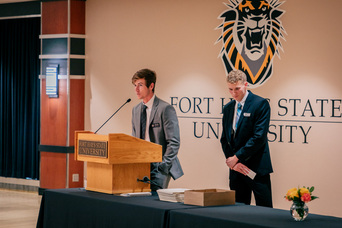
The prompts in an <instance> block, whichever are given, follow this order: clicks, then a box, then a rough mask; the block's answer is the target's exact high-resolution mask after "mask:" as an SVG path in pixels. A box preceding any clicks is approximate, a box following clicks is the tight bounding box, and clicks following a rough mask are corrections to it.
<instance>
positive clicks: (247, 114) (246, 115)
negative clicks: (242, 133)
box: [243, 112, 251, 117]
mask: <svg viewBox="0 0 342 228" xmlns="http://www.w3.org/2000/svg"><path fill="white" fill-rule="evenodd" d="M243 116H244V117H251V114H250V113H247V112H245V113H244V114H243Z"/></svg>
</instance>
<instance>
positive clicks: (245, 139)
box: [221, 91, 273, 178]
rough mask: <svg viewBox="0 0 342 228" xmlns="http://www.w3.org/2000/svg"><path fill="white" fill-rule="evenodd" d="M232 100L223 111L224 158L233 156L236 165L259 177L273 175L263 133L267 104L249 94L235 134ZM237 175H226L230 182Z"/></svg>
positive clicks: (265, 123) (265, 136) (264, 131)
mask: <svg viewBox="0 0 342 228" xmlns="http://www.w3.org/2000/svg"><path fill="white" fill-rule="evenodd" d="M235 103H236V101H235V100H232V101H231V102H229V103H228V104H226V105H225V106H224V108H223V118H222V123H223V132H222V137H221V145H222V149H223V152H224V154H225V156H226V158H228V157H231V156H234V155H236V156H237V157H238V159H239V162H241V163H242V164H244V165H246V166H247V167H248V168H250V169H251V170H253V171H254V172H256V173H257V174H259V175H266V174H269V173H272V172H273V169H272V163H271V158H270V152H269V147H268V140H267V133H268V128H269V123H270V115H271V114H270V113H271V109H270V105H269V103H268V101H267V100H266V99H264V98H262V97H259V96H257V95H255V94H253V93H251V92H250V91H249V94H248V96H247V99H246V101H245V104H244V107H243V109H242V112H241V116H240V119H239V122H238V126H237V129H236V132H235V133H234V132H233V126H232V125H233V118H234V110H235ZM236 173H237V172H236V171H234V170H231V171H230V178H232V177H233V176H234V175H235V174H236Z"/></svg>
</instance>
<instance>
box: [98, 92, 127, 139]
mask: <svg viewBox="0 0 342 228" xmlns="http://www.w3.org/2000/svg"><path fill="white" fill-rule="evenodd" d="M129 102H131V98H128V99H127V101H126V102H125V103H124V104H123V105H121V107H120V108H118V110H116V111H115V112H114V113H113V115H111V117H109V118H108V120H107V121H106V122H104V123H103V124H102V126H101V127H99V129H97V130H96V131H95V134H96V133H97V132H98V131H99V130H100V129H101V128H102V127H103V126H104V125H105V124H106V123H107V122H108V121H109V120H110V119H111V118H112V117H113V116H114V115H115V114H116V113H117V112H118V111H119V110H120V109H121V108H122V107H123V106H124V105H125V104H127V103H129Z"/></svg>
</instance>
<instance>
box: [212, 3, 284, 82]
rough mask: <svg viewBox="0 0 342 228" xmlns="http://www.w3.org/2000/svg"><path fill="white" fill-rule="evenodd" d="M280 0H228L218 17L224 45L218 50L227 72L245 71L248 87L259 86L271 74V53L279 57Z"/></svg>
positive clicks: (282, 29) (282, 31)
mask: <svg viewBox="0 0 342 228" xmlns="http://www.w3.org/2000/svg"><path fill="white" fill-rule="evenodd" d="M283 3H284V2H279V0H269V1H266V0H263V1H262V0H250V1H248V0H242V1H241V0H240V1H239V0H230V4H226V6H227V7H228V8H229V9H228V10H226V11H225V12H224V13H223V14H222V15H221V16H220V17H219V19H223V23H222V24H221V25H220V26H219V27H218V29H221V30H222V35H221V36H220V38H219V39H218V40H217V42H220V41H221V40H222V43H223V48H222V51H221V53H220V56H221V58H222V61H223V63H224V65H225V68H226V73H229V72H230V71H231V70H233V69H239V70H242V71H243V72H245V74H246V75H247V81H248V83H249V85H250V87H251V88H255V87H258V86H260V85H262V84H263V83H264V82H266V81H267V80H268V79H269V78H270V76H271V75H272V65H273V56H274V55H275V54H277V55H278V57H279V49H281V50H283V48H282V45H281V42H280V39H284V40H285V38H284V36H283V34H284V33H285V34H286V32H285V29H284V28H283V26H282V24H281V21H280V20H279V18H280V17H281V15H282V14H283V13H284V12H285V11H283V10H280V9H279V8H278V7H279V6H280V5H282V4H283Z"/></svg>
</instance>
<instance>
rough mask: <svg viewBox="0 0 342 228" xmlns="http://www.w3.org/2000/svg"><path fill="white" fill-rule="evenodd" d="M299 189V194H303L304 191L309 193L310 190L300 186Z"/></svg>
mask: <svg viewBox="0 0 342 228" xmlns="http://www.w3.org/2000/svg"><path fill="white" fill-rule="evenodd" d="M299 191H300V195H301V196H302V195H304V194H305V193H309V194H310V191H309V189H307V188H300V189H299Z"/></svg>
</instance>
